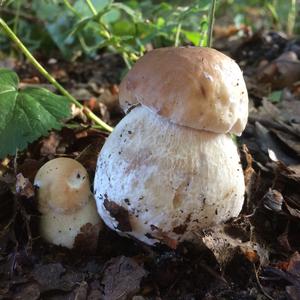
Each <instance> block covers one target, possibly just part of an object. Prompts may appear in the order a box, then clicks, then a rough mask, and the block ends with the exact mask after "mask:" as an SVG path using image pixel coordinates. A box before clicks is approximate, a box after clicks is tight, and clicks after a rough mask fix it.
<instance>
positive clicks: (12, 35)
mask: <svg viewBox="0 0 300 300" xmlns="http://www.w3.org/2000/svg"><path fill="white" fill-rule="evenodd" d="M0 27H2V29H3V30H4V32H5V33H6V34H7V36H8V37H9V38H10V39H11V40H12V41H13V42H14V43H15V44H16V45H17V46H18V48H19V49H20V50H21V51H22V53H23V54H24V55H25V56H26V57H27V59H28V60H29V61H30V62H31V63H32V65H33V66H34V67H35V68H36V69H37V70H38V71H39V72H40V73H41V75H43V76H44V77H45V78H46V79H47V80H48V81H49V82H50V83H51V84H52V85H53V86H55V87H56V88H57V90H58V91H59V92H60V93H61V94H62V95H64V96H65V97H66V98H67V99H69V101H70V102H72V103H73V104H75V105H76V106H77V107H78V108H81V109H82V110H83V111H84V113H85V114H86V116H87V117H88V118H90V119H91V120H93V121H94V122H95V123H96V124H97V125H100V126H101V127H103V129H105V130H107V131H108V132H112V131H113V128H112V127H111V126H109V125H108V124H106V123H105V122H103V121H102V120H101V119H100V118H99V117H98V116H96V115H95V114H94V113H93V112H92V111H91V110H90V109H89V108H87V107H84V106H83V105H82V104H81V103H80V102H78V101H77V100H76V99H75V98H74V97H73V96H72V95H71V94H70V93H69V92H68V91H67V90H66V89H65V88H64V87H63V86H62V85H60V84H59V83H58V82H57V81H56V79H55V78H54V77H52V76H51V75H50V74H49V73H48V72H47V70H46V69H45V68H44V67H43V66H42V65H41V64H40V63H39V62H38V61H37V60H36V59H35V57H34V56H33V55H32V54H31V53H30V51H29V50H28V49H27V48H26V46H25V45H24V44H23V43H22V42H21V40H20V39H19V38H18V37H17V36H16V35H15V33H14V32H13V31H12V30H11V29H10V27H9V26H8V25H7V24H6V22H5V21H4V20H3V19H2V18H0Z"/></svg>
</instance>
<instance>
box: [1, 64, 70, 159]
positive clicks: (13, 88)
mask: <svg viewBox="0 0 300 300" xmlns="http://www.w3.org/2000/svg"><path fill="white" fill-rule="evenodd" d="M18 84H19V78H18V76H17V74H16V73H15V72H13V71H11V70H7V69H0V112H1V118H0V158H3V157H4V156H5V155H8V154H12V155H13V154H15V153H16V149H19V150H23V149H25V148H26V146H27V144H28V143H30V142H33V141H34V140H36V139H38V138H39V137H40V136H42V135H46V134H47V133H48V131H49V130H50V129H60V128H61V127H62V123H61V121H62V120H63V119H65V118H67V117H69V116H70V114H71V112H70V105H69V101H68V100H67V99H66V98H65V97H62V96H58V95H55V94H53V93H51V92H50V91H48V90H46V89H43V88H25V89H24V90H19V89H18Z"/></svg>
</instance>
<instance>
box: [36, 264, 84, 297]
mask: <svg viewBox="0 0 300 300" xmlns="http://www.w3.org/2000/svg"><path fill="white" fill-rule="evenodd" d="M33 277H34V279H35V280H36V281H37V282H38V283H39V285H40V291H41V293H43V292H46V291H52V290H60V291H71V290H72V289H73V287H74V286H75V285H76V284H77V283H78V282H81V281H82V280H83V279H84V278H83V274H81V273H75V272H73V271H67V270H66V269H65V268H64V267H63V266H62V265H61V264H60V263H50V264H44V265H38V266H36V267H35V269H34V270H33Z"/></svg>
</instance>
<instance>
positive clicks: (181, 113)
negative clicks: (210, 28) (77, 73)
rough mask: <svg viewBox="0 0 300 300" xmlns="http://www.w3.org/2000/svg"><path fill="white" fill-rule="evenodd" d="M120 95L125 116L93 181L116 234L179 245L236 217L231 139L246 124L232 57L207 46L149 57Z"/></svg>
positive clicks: (239, 178)
mask: <svg viewBox="0 0 300 300" xmlns="http://www.w3.org/2000/svg"><path fill="white" fill-rule="evenodd" d="M119 97H120V103H121V106H122V107H123V109H124V110H125V111H129V113H128V114H127V115H126V116H125V117H124V118H123V120H122V121H121V122H120V123H119V124H118V125H117V126H116V128H115V129H114V131H113V132H112V134H111V135H110V136H109V138H108V139H107V141H106V143H105V145H104V146H103V148H102V150H101V152H100V154H99V158H98V163H97V171H96V175H95V181H94V191H95V198H96V202H97V207H98V211H99V214H100V215H101V217H102V219H103V220H104V222H105V223H106V224H107V225H108V226H109V227H110V228H112V229H115V230H116V231H118V232H121V233H122V234H125V235H129V236H133V237H135V238H137V239H139V240H141V241H143V242H145V243H147V244H149V245H154V244H156V243H159V242H163V243H166V244H168V245H171V246H172V247H174V246H176V245H177V243H178V242H181V241H184V240H189V241H196V240H197V236H199V233H201V230H203V229H206V228H209V227H212V226H214V225H216V224H220V223H222V222H225V221H227V220H229V219H230V218H232V217H236V216H237V215H238V214H239V213H240V211H241V209H242V206H243V202H244V191H245V184H244V177H243V170H242V166H241V164H240V158H239V155H238V151H237V147H236V145H235V143H234V141H233V140H232V138H231V136H230V134H231V133H234V134H237V135H240V134H241V133H242V131H243V130H244V128H245V126H246V122H247V117H248V95H247V90H246V86H245V82H244V79H243V75H242V72H241V70H240V68H239V66H238V65H237V64H236V63H235V62H234V61H233V60H232V59H231V58H229V57H228V56H226V55H224V54H222V53H220V52H218V51H217V50H214V49H210V48H200V47H188V48H162V49H156V50H153V51H151V52H149V53H147V54H146V55H145V56H144V57H142V58H141V59H140V60H138V61H137V63H136V64H135V65H134V67H133V68H132V69H131V70H130V71H129V72H128V74H127V75H126V76H125V78H124V79H123V81H122V83H121V85H120V95H119Z"/></svg>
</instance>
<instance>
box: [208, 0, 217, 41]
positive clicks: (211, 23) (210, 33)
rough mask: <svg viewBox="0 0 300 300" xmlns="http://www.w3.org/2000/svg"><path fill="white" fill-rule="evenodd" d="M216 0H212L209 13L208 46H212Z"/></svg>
mask: <svg viewBox="0 0 300 300" xmlns="http://www.w3.org/2000/svg"><path fill="white" fill-rule="evenodd" d="M215 10H216V0H211V5H210V10H209V15H208V30H207V34H208V37H207V46H208V47H211V46H212V36H213V28H214V22H215Z"/></svg>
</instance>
